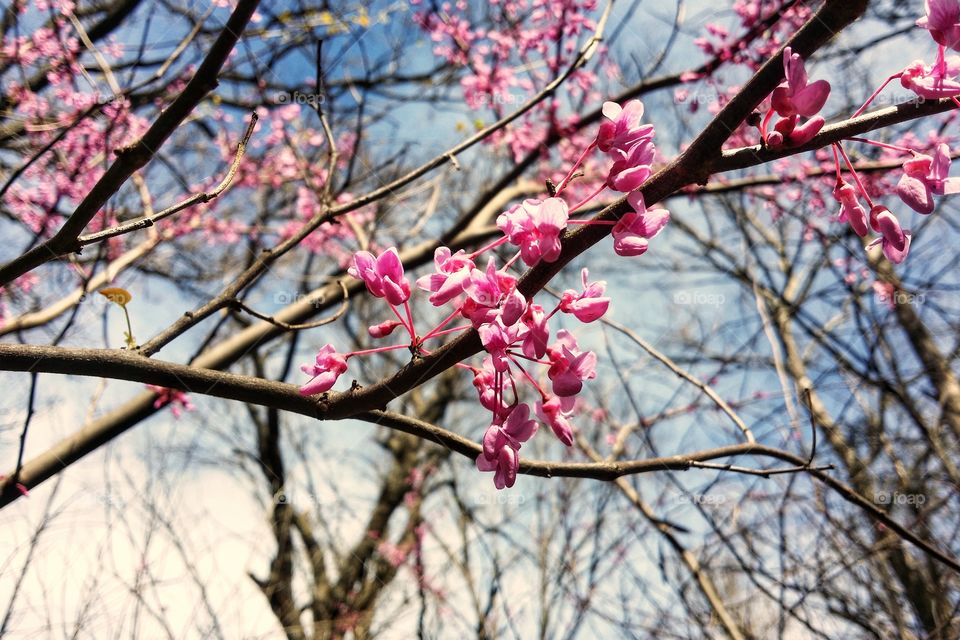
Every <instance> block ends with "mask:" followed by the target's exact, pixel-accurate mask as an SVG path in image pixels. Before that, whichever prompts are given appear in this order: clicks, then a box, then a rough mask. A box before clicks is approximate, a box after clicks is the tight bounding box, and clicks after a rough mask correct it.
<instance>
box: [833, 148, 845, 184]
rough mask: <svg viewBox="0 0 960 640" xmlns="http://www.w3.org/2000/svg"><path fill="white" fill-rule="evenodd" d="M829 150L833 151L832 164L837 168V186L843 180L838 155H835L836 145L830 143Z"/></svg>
mask: <svg viewBox="0 0 960 640" xmlns="http://www.w3.org/2000/svg"><path fill="white" fill-rule="evenodd" d="M830 150H831V151H833V166H834V167H835V168H836V170H837V186H838V187H839V186H840V184H841V183H842V182H843V176H842V175H840V156H839V155H837V145H835V144H832V145H830Z"/></svg>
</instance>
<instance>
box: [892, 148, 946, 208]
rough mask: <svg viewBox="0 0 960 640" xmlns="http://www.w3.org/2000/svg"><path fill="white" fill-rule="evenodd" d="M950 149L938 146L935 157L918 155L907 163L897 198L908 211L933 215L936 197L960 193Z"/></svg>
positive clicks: (904, 164) (904, 165)
mask: <svg viewBox="0 0 960 640" xmlns="http://www.w3.org/2000/svg"><path fill="white" fill-rule="evenodd" d="M949 174H950V147H949V146H947V145H946V144H940V145H938V146H937V150H936V151H935V152H934V156H933V157H932V158H931V157H930V156H928V155H925V154H921V153H914V157H913V158H911V159H910V160H907V161H906V162H904V163H903V176H902V177H901V178H900V182H898V183H897V195H899V196H900V199H901V200H903V201H904V203H906V205H907V206H908V207H910V208H911V209H913V210H914V211H917V212H918V213H922V214H925V215H926V214H929V213H931V212H933V196H934V195H938V196H943V195H948V194H951V193H958V192H960V178H951V177H949Z"/></svg>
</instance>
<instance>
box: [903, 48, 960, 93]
mask: <svg viewBox="0 0 960 640" xmlns="http://www.w3.org/2000/svg"><path fill="white" fill-rule="evenodd" d="M958 73H960V56H948V57H946V58H945V59H944V60H943V61H942V63H938V64H935V65H933V66H927V65H925V64H924V63H923V60H914V61H913V62H912V63H910V66H908V67H907V68H906V69H904V70H903V71H902V72H901V73H900V84H901V85H903V87H904V88H905V89H909V90H910V91H913V92H914V93H915V94H917V95H918V96H920V97H921V98H929V99H931V100H939V99H940V98H952V97H953V96H957V95H960V82H958V81H957V80H956V77H957V74H958Z"/></svg>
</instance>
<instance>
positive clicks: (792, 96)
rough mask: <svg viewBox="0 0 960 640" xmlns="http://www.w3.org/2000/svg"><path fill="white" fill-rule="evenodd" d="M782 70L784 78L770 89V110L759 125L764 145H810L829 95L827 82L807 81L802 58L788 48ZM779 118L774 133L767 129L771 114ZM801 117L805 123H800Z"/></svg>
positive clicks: (821, 121) (822, 121)
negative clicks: (807, 143)
mask: <svg viewBox="0 0 960 640" xmlns="http://www.w3.org/2000/svg"><path fill="white" fill-rule="evenodd" d="M783 69H784V75H785V76H786V79H785V80H784V81H783V82H782V83H781V84H780V86H778V87H777V88H776V89H774V90H773V94H772V95H771V96H770V104H771V108H770V110H769V111H768V112H767V115H766V117H765V118H764V120H763V125H762V126H761V129H760V130H761V134H762V136H763V141H764V144H766V145H767V146H768V147H772V148H778V147H797V146H800V145H802V144H805V143H806V142H809V141H810V140H811V139H812V138H813V136H815V135H817V133H819V132H820V129H822V128H823V124H824V122H825V121H824V119H823V116H819V115H817V114H818V113H819V111H820V109H822V108H823V105H824V103H825V102H826V101H827V97H828V96H829V95H830V83H829V82H827V81H826V80H817V81H816V82H808V81H807V71H806V68H805V66H804V63H803V58H801V57H800V55H799V54H797V53H794V52H793V50H792V49H791V48H790V47H787V48H785V49H784V50H783ZM774 113H776V114H777V115H779V116H780V119H779V120H777V122H776V124H775V125H774V126H773V131H770V132H768V130H767V127H768V125H769V124H770V120H771V118H772V116H773V114H774ZM800 116H804V117H805V118H807V120H806V121H805V122H803V123H801V122H800Z"/></svg>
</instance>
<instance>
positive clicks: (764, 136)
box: [760, 109, 774, 140]
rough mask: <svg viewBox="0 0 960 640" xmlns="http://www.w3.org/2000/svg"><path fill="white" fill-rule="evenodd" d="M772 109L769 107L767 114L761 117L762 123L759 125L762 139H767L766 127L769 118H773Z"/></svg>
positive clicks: (768, 124) (768, 123)
mask: <svg viewBox="0 0 960 640" xmlns="http://www.w3.org/2000/svg"><path fill="white" fill-rule="evenodd" d="M773 114H774V110H773V109H770V110H768V111H767V115H765V116H764V117H763V123H762V124H761V125H760V137H761V138H762V139H763V140H766V139H767V127H768V126H770V120H771V119H773Z"/></svg>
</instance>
